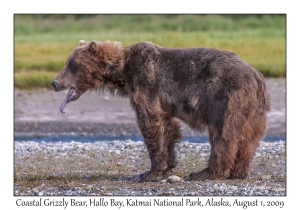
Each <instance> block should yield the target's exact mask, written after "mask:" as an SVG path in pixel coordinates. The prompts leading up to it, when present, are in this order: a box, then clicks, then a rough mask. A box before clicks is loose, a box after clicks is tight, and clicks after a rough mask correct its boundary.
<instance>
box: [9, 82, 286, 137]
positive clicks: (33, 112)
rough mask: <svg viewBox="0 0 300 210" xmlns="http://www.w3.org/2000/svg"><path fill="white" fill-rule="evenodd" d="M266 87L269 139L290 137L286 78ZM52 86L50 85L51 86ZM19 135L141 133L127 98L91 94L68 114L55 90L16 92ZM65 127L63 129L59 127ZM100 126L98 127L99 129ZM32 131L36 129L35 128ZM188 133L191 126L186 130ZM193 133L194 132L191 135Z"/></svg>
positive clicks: (73, 103) (78, 101) (64, 93)
mask: <svg viewBox="0 0 300 210" xmlns="http://www.w3.org/2000/svg"><path fill="white" fill-rule="evenodd" d="M266 83H267V86H268V90H269V93H270V96H271V106H272V110H271V112H269V113H268V124H267V127H268V129H267V135H271V136H276V135H278V136H285V135H286V81H285V78H267V79H266ZM49 86H50V85H49ZM14 93H15V97H14V106H15V115H14V117H15V132H16V133H24V132H26V131H28V132H29V131H31V132H33V131H34V128H30V129H29V128H25V127H26V126H25V125H26V124H27V125H28V123H29V124H30V123H35V125H36V126H35V128H36V130H37V132H38V130H39V129H40V128H41V127H43V123H44V124H45V123H48V124H52V125H57V126H56V127H57V128H56V129H54V130H55V131H56V132H59V131H60V130H59V128H61V129H65V128H63V126H62V125H66V124H70V125H73V124H74V123H75V124H81V125H84V124H86V123H90V124H93V123H98V124H99V123H100V124H105V125H107V124H115V125H116V124H117V125H116V126H118V125H124V126H127V127H128V126H129V127H134V129H133V130H134V131H137V130H138V129H137V128H136V122H135V114H134V112H133V110H132V108H131V107H130V104H129V100H128V99H127V98H120V97H113V96H112V95H110V94H109V93H106V92H105V93H102V92H100V93H97V92H87V93H85V94H84V95H82V96H81V97H80V99H79V100H77V101H75V102H71V103H69V104H67V106H66V107H65V112H66V113H65V114H61V113H60V111H59V107H60V105H61V103H62V101H63V100H64V98H65V96H66V94H67V91H63V92H59V93H56V92H54V91H53V90H47V89H39V90H15V92H14ZM37 125H40V126H37ZM59 125H61V126H59ZM95 126H97V124H96V125H95ZM31 127H32V126H31ZM183 127H184V128H185V129H188V128H187V126H185V125H184V126H183ZM190 132H191V131H190Z"/></svg>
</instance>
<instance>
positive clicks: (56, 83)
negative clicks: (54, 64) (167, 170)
mask: <svg viewBox="0 0 300 210" xmlns="http://www.w3.org/2000/svg"><path fill="white" fill-rule="evenodd" d="M51 85H52V86H53V88H54V90H56V86H57V85H58V82H57V80H53V81H52V83H51Z"/></svg>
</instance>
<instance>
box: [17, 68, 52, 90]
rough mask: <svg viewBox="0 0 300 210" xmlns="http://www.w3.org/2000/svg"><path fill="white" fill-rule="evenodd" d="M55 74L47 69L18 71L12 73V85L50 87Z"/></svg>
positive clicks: (23, 87) (24, 87)
mask: <svg viewBox="0 0 300 210" xmlns="http://www.w3.org/2000/svg"><path fill="white" fill-rule="evenodd" d="M56 76H57V74H56V73H55V72H48V71H43V70H41V71H19V72H16V73H15V75H14V85H15V87H17V88H20V89H30V88H35V87H46V88H49V87H51V81H53V79H55V77H56Z"/></svg>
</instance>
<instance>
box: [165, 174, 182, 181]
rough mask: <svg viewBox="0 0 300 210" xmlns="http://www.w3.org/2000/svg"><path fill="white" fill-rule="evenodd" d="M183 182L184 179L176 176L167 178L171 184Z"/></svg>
mask: <svg viewBox="0 0 300 210" xmlns="http://www.w3.org/2000/svg"><path fill="white" fill-rule="evenodd" d="M181 181H182V179H181V178H180V177H178V176H175V175H172V176H169V177H168V178H167V182H169V183H176V182H181Z"/></svg>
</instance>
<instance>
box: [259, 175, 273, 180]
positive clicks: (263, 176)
mask: <svg viewBox="0 0 300 210" xmlns="http://www.w3.org/2000/svg"><path fill="white" fill-rule="evenodd" d="M260 179H261V180H268V179H271V175H262V176H261V177H260Z"/></svg>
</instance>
